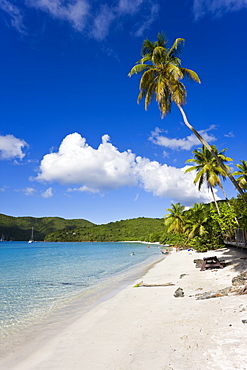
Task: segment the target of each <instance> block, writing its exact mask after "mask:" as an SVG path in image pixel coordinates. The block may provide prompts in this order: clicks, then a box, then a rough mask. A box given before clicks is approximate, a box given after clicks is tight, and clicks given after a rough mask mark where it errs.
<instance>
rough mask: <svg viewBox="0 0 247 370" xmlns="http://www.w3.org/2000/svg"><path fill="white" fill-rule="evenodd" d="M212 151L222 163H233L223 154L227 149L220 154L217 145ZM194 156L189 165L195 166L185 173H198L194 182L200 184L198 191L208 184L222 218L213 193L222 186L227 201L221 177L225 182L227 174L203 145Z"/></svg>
mask: <svg viewBox="0 0 247 370" xmlns="http://www.w3.org/2000/svg"><path fill="white" fill-rule="evenodd" d="M212 149H213V151H214V153H216V154H217V156H218V157H219V158H220V159H221V161H222V163H224V162H229V161H232V159H231V158H229V157H226V156H225V155H224V154H223V153H224V152H225V151H226V150H227V149H223V150H222V151H221V152H218V150H217V149H216V146H215V145H212ZM192 153H193V154H194V157H193V158H191V159H188V160H187V161H186V162H187V163H194V164H195V166H192V167H190V168H187V170H186V171H185V173H187V172H190V171H194V170H195V171H196V177H195V180H194V184H195V185H196V184H197V183H198V189H199V190H201V187H202V185H203V184H204V183H206V185H207V187H208V188H209V189H210V191H211V193H212V196H213V200H214V203H215V206H216V209H217V212H218V214H219V216H220V210H219V207H218V203H217V202H216V199H215V193H214V191H213V188H214V187H216V186H217V185H218V186H220V188H221V190H222V191H223V193H224V195H225V197H226V199H227V196H226V194H225V191H224V188H223V186H222V183H221V180H220V177H222V178H223V180H225V178H226V176H227V175H226V172H225V171H224V170H223V169H222V168H221V167H220V166H219V165H218V163H217V161H216V159H215V157H213V156H212V154H211V152H209V151H208V149H207V148H206V147H205V146H204V145H203V146H202V148H199V149H196V150H193V152H192ZM224 166H225V167H226V168H227V169H228V170H229V171H230V169H229V167H228V166H227V165H226V164H224Z"/></svg>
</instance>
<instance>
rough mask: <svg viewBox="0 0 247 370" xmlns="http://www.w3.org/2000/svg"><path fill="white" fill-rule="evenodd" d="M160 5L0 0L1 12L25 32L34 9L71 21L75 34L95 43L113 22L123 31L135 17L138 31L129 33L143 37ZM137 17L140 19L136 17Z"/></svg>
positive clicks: (133, 0)
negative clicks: (86, 37) (27, 21)
mask: <svg viewBox="0 0 247 370" xmlns="http://www.w3.org/2000/svg"><path fill="white" fill-rule="evenodd" d="M157 3H158V0H116V1H115V2H112V1H109V0H105V1H104V2H103V3H102V2H100V1H94V2H92V1H90V0H25V1H24V4H18V2H17V4H18V5H13V4H12V3H11V1H9V0H0V9H2V10H3V11H4V12H5V14H7V16H8V17H10V19H11V24H12V26H14V27H15V28H16V29H17V30H19V31H20V32H23V33H24V32H25V31H26V28H25V26H24V24H23V20H24V16H25V14H26V12H28V13H30V9H32V10H36V11H39V12H40V13H43V14H46V15H48V16H50V17H52V18H53V19H54V20H59V21H64V22H68V23H69V24H70V25H71V26H72V27H73V28H74V29H75V30H76V31H78V32H84V33H85V34H87V35H89V36H90V37H93V38H95V39H96V40H103V39H104V38H105V37H106V36H107V35H108V34H109V31H110V27H111V26H112V25H113V23H114V22H115V25H116V27H118V29H119V30H120V29H123V25H124V23H125V22H126V20H129V17H132V18H133V22H132V24H133V29H134V28H138V31H136V32H134V31H133V30H130V29H129V32H132V33H133V34H135V35H136V36H142V33H143V32H144V31H145V29H147V28H149V27H150V25H151V24H152V23H153V22H154V21H155V19H156V18H157V16H158V9H159V7H158V5H157ZM28 8H29V9H28ZM137 16H138V19H137V18H134V17H137ZM26 20H28V17H27V18H26ZM136 21H137V22H138V23H137V22H136Z"/></svg>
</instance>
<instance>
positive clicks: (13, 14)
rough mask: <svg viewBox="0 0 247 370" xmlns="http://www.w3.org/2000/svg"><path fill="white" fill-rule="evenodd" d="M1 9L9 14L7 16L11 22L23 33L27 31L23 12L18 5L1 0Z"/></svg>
mask: <svg viewBox="0 0 247 370" xmlns="http://www.w3.org/2000/svg"><path fill="white" fill-rule="evenodd" d="M0 9H2V10H3V11H4V13H5V14H7V17H8V18H9V19H10V24H11V25H12V26H13V27H14V28H16V29H17V30H18V31H19V32H21V33H25V31H26V28H25V26H24V24H23V14H22V11H21V10H20V8H19V7H18V6H16V5H14V4H12V3H11V2H10V1H8V0H0Z"/></svg>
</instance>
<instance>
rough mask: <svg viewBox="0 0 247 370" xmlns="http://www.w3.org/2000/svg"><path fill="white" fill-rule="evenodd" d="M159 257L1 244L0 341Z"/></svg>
mask: <svg viewBox="0 0 247 370" xmlns="http://www.w3.org/2000/svg"><path fill="white" fill-rule="evenodd" d="M132 252H134V253H135V255H131V254H132ZM160 257H161V253H160V250H159V249H158V248H157V246H151V247H150V248H147V246H146V245H143V244H140V243H42V242H34V243H33V244H28V243H27V242H1V243H0V261H1V265H0V302H1V305H0V334H1V337H7V336H9V335H10V334H11V333H12V332H13V331H16V330H19V329H21V328H23V327H25V326H27V325H30V323H35V322H36V321H37V320H38V319H39V320H40V319H41V318H42V317H45V316H47V315H48V314H49V313H50V312H54V310H56V309H58V308H59V307H61V306H62V305H64V304H66V303H69V302H70V301H71V300H73V299H75V298H77V297H81V296H82V295H86V294H88V293H89V292H92V291H93V290H95V289H99V288H100V287H102V286H103V285H104V284H106V283H107V282H109V281H114V280H116V279H117V278H121V276H124V275H125V274H127V273H131V272H134V270H135V269H136V268H137V267H140V266H141V265H142V264H144V263H146V264H147V263H152V262H154V261H155V260H158V259H159V258H160Z"/></svg>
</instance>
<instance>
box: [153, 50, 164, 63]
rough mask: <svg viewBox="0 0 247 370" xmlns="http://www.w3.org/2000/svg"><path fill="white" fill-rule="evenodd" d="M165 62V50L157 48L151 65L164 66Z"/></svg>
mask: <svg viewBox="0 0 247 370" xmlns="http://www.w3.org/2000/svg"><path fill="white" fill-rule="evenodd" d="M166 62H167V50H166V49H165V48H163V47H162V46H157V47H156V48H155V49H154V51H153V55H152V63H153V64H154V65H158V64H164V63H166Z"/></svg>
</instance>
